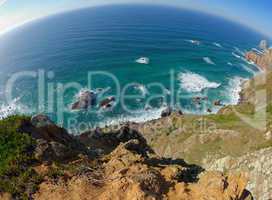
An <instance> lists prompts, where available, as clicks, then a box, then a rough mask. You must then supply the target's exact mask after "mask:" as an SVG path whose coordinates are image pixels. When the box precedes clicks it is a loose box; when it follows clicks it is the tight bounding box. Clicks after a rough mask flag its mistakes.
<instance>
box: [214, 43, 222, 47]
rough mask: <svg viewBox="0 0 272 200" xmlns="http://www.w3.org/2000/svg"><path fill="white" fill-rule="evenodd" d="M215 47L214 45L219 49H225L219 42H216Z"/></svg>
mask: <svg viewBox="0 0 272 200" xmlns="http://www.w3.org/2000/svg"><path fill="white" fill-rule="evenodd" d="M213 45H214V46H217V47H219V48H223V47H222V45H221V44H219V43H217V42H214V43H213Z"/></svg>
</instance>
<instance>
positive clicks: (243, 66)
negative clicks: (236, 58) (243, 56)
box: [240, 64, 257, 75]
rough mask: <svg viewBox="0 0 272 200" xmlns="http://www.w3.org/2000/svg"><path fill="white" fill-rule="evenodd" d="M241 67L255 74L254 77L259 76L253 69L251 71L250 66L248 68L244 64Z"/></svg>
mask: <svg viewBox="0 0 272 200" xmlns="http://www.w3.org/2000/svg"><path fill="white" fill-rule="evenodd" d="M240 66H241V67H242V68H243V69H244V70H245V71H247V72H248V73H250V74H253V75H256V74H257V72H256V71H254V70H253V69H250V68H249V67H248V66H246V65H244V64H240Z"/></svg>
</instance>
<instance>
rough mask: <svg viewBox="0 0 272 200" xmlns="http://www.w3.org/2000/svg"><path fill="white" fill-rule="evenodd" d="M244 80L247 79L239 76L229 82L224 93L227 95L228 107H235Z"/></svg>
mask: <svg viewBox="0 0 272 200" xmlns="http://www.w3.org/2000/svg"><path fill="white" fill-rule="evenodd" d="M246 80H247V79H244V78H241V77H239V76H235V77H233V78H231V79H230V80H229V83H228V86H227V92H226V93H227V94H228V95H229V96H228V98H229V101H228V104H229V105H237V104H238V103H239V100H240V92H241V91H242V84H243V82H244V81H246Z"/></svg>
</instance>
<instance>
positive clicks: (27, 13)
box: [0, 0, 272, 38]
mask: <svg viewBox="0 0 272 200" xmlns="http://www.w3.org/2000/svg"><path fill="white" fill-rule="evenodd" d="M41 2H42V3H41ZM114 3H148V4H166V5H173V6H177V7H184V8H189V9H194V10H200V11H203V12H207V13H211V14H215V15H219V16H223V17H225V18H228V19H230V20H233V21H237V22H239V23H242V24H245V25H247V26H249V27H251V28H254V29H256V30H258V31H259V32H261V33H264V34H266V35H267V36H269V37H270V38H271V37H272V25H271V22H270V21H271V19H272V11H271V10H272V1H271V0H43V1H38V0H0V32H5V31H8V30H10V29H12V28H14V27H16V26H18V25H21V24H23V23H25V22H28V21H30V20H34V19H36V18H39V17H43V16H47V15H51V14H56V13H59V12H64V11H67V10H73V9H79V8H82V7H88V6H96V5H104V4H114Z"/></svg>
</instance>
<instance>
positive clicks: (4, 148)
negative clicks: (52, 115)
mask: <svg viewBox="0 0 272 200" xmlns="http://www.w3.org/2000/svg"><path fill="white" fill-rule="evenodd" d="M29 121H30V119H29V117H25V116H12V117H9V118H7V119H4V120H1V121H0V191H4V192H9V193H11V194H13V195H14V196H17V197H18V196H19V199H24V198H26V196H27V194H26V193H25V192H26V190H34V189H35V187H36V186H35V185H36V183H37V182H39V180H40V178H39V176H38V175H37V174H36V173H35V172H34V171H33V170H32V169H31V164H32V163H33V161H34V159H33V150H34V146H35V141H34V140H33V139H32V137H31V136H30V135H29V134H27V133H23V132H22V131H21V130H22V126H23V125H25V124H27V123H29Z"/></svg>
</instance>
